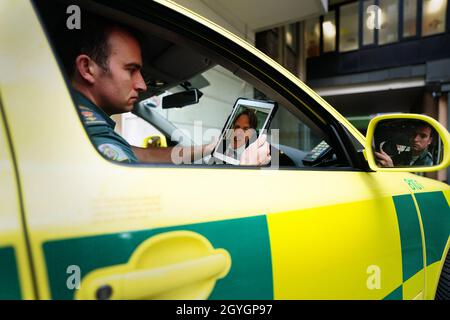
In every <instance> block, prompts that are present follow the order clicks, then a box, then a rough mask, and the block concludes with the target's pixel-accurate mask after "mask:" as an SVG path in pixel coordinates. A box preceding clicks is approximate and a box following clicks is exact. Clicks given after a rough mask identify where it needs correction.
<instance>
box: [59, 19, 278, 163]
mask: <svg viewBox="0 0 450 320" xmlns="http://www.w3.org/2000/svg"><path fill="white" fill-rule="evenodd" d="M65 33H66V36H65V37H64V39H61V41H63V42H64V44H65V45H64V47H65V50H64V49H63V50H64V51H63V54H62V56H63V60H64V64H65V66H66V68H68V72H69V76H70V81H71V84H72V87H73V89H74V90H73V92H74V96H75V99H76V103H77V105H78V108H79V112H80V114H81V117H82V119H83V121H84V124H85V127H86V130H87V131H88V134H89V136H90V137H91V139H92V141H93V143H94V145H95V146H96V147H97V148H98V150H99V151H100V152H101V153H102V154H103V155H104V156H105V157H107V158H109V159H112V160H116V161H124V162H128V163H136V162H148V163H171V162H174V161H173V156H172V155H173V154H174V155H177V156H178V157H180V156H181V157H182V158H183V159H186V157H185V156H184V155H185V153H186V152H188V153H189V154H188V155H187V158H190V160H191V161H194V160H196V159H200V158H202V157H203V156H206V155H208V154H209V153H210V152H211V151H212V149H213V147H214V144H210V145H204V146H199V147H180V146H175V147H170V148H158V147H151V146H150V147H147V148H139V147H135V146H131V145H129V144H128V142H127V141H125V139H123V138H122V137H121V136H120V135H118V134H117V133H116V132H115V131H114V126H115V123H114V121H113V120H112V119H111V118H110V116H111V115H114V114H121V113H125V112H129V111H131V110H132V109H133V104H134V103H135V102H136V101H137V99H138V95H139V93H141V92H143V91H145V90H146V89H147V87H146V84H145V82H144V79H143V77H142V74H141V68H142V56H141V46H140V43H139V40H138V38H137V37H136V36H135V34H134V31H133V30H131V29H129V28H128V27H125V26H120V25H118V24H116V23H114V22H111V21H108V20H104V19H102V18H95V19H94V18H92V17H90V18H85V19H84V20H83V26H82V29H81V30H76V31H75V30H66V31H65ZM67 33H69V34H68V35H67ZM71 33H72V34H71ZM269 161H270V155H269V144H268V143H267V142H266V137H265V136H263V137H260V139H258V140H257V141H255V142H254V143H253V144H252V145H250V146H249V148H248V149H247V150H246V151H245V153H244V154H243V155H242V157H241V164H243V165H263V164H267V163H269Z"/></svg>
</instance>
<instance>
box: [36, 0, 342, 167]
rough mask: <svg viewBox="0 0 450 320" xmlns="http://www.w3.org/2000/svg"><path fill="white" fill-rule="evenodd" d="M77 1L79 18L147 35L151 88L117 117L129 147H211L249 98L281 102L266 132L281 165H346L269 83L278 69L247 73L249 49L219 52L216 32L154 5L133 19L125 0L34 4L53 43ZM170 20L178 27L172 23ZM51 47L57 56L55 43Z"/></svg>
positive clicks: (301, 109)
mask: <svg viewBox="0 0 450 320" xmlns="http://www.w3.org/2000/svg"><path fill="white" fill-rule="evenodd" d="M74 2H75V3H77V4H78V5H79V6H80V7H81V12H82V13H83V12H93V13H95V14H97V15H103V16H106V17H108V18H109V19H112V20H115V21H118V22H120V23H121V24H126V25H129V26H131V27H133V28H135V29H137V30H139V32H140V33H141V34H142V54H143V64H144V66H143V69H142V73H143V76H144V79H145V82H146V85H147V91H146V92H145V93H143V94H142V95H141V96H140V99H139V100H138V101H137V102H136V103H135V107H134V110H133V111H132V112H131V113H129V114H121V115H118V116H115V120H116V121H119V122H120V126H118V129H117V130H118V133H119V134H120V135H121V136H122V137H124V138H125V139H126V140H127V141H128V143H130V144H131V145H136V146H143V145H145V144H146V143H148V141H153V140H152V139H153V138H157V139H156V140H158V137H159V142H161V141H164V143H159V144H158V145H159V146H160V147H165V146H167V147H170V146H174V145H177V144H179V143H181V144H183V145H202V144H206V143H209V142H210V141H211V139H212V137H214V136H216V137H217V136H219V134H220V132H221V130H222V128H223V126H224V124H225V122H226V120H227V118H228V116H229V115H230V112H231V110H232V107H233V104H234V102H235V101H236V99H238V98H240V97H244V98H249V99H258V100H272V101H276V102H277V103H278V106H279V107H278V111H277V113H276V115H275V117H274V119H273V121H272V123H271V126H270V128H269V129H270V130H269V142H270V143H271V145H272V146H273V149H272V150H275V152H276V153H277V157H279V165H280V166H281V167H289V168H323V167H348V166H349V159H348V157H347V156H346V152H345V151H343V150H344V146H343V145H342V143H341V141H340V140H339V138H338V136H337V132H336V128H333V127H332V125H331V123H328V122H327V121H324V120H323V119H321V118H320V116H318V115H317V114H316V113H315V112H313V111H311V109H312V108H313V106H310V108H308V107H306V106H305V104H304V103H302V104H298V99H293V98H292V96H288V95H287V94H286V92H285V91H283V90H282V88H283V85H282V84H278V86H274V85H273V84H272V83H268V82H267V78H270V73H271V72H274V70H273V69H271V68H269V67H267V70H265V69H264V70H261V69H259V70H258V71H254V70H250V69H249V68H248V65H250V63H249V61H252V60H253V59H257V58H256V57H255V56H253V55H252V53H250V52H245V53H244V54H243V55H239V56H238V57H237V55H233V50H234V49H236V48H232V47H229V48H227V49H226V50H218V49H217V44H214V45H213V43H212V42H211V43H210V44H211V45H209V44H208V36H210V35H211V33H212V32H213V31H212V30H210V29H206V27H204V26H200V24H199V23H196V22H194V21H192V20H191V21H189V22H186V23H187V24H186V25H183V21H186V19H187V18H186V17H183V19H181V18H180V17H178V16H176V15H177V14H176V13H172V14H173V15H174V16H173V17H172V16H168V15H162V14H161V13H158V10H164V9H162V8H161V5H159V4H155V3H153V2H151V1H150V2H149V4H148V7H149V8H145V9H146V11H145V12H150V13H149V14H148V15H146V14H143V13H142V12H143V11H142V12H140V13H139V14H137V13H136V15H133V14H132V13H133V12H135V10H134V9H135V8H134V7H133V5H132V4H130V5H127V4H125V2H121V1H119V2H118V3H117V4H116V7H115V8H112V7H109V6H108V7H107V6H105V5H103V1H80V2H79V3H78V2H77V1H71V2H70V3H69V2H67V1H63V0H60V1H52V2H49V1H43V0H35V4H36V7H37V9H38V11H39V14H40V15H41V18H42V20H43V23H44V25H45V27H46V28H47V31H48V34H49V37H50V40H52V39H53V37H54V34H56V32H57V30H58V28H64V27H65V25H61V23H62V22H64V23H65V20H64V19H61V17H67V16H68V15H67V13H66V9H67V6H68V5H70V4H73V3H74ZM100 3H102V4H100ZM152 6H155V7H154V8H153V7H152ZM150 7H151V8H150ZM119 9H120V10H119ZM165 10H168V9H166V8H165ZM151 13H154V14H151ZM161 16H164V18H161ZM172 18H173V19H174V23H170V21H169V20H171V19H172ZM196 24H197V27H201V28H203V29H201V28H200V29H198V30H196V32H188V31H187V30H188V29H189V28H196ZM215 36H219V37H220V35H218V34H216V35H215ZM227 41H229V40H227ZM223 45H228V44H226V43H224V44H223ZM235 46H236V44H235ZM54 50H55V51H56V54H57V55H59V54H60V52H59V50H58V47H57V46H56V45H54ZM240 50H243V49H242V48H240ZM240 61H241V62H242V61H246V63H240ZM259 63H261V61H259ZM263 68H265V67H264V65H263ZM267 74H269V77H268V76H267ZM290 85H292V83H291V84H290ZM297 90H298V88H297ZM272 158H273V157H272ZM207 160H208V159H207V157H205V158H204V159H203V160H202V161H200V162H198V161H197V162H196V164H199V165H202V166H205V165H206V163H207V162H208V161H207Z"/></svg>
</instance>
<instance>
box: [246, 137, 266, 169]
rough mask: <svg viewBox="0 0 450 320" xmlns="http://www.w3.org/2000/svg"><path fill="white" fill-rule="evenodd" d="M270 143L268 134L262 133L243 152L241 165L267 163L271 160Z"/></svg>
mask: <svg viewBox="0 0 450 320" xmlns="http://www.w3.org/2000/svg"><path fill="white" fill-rule="evenodd" d="M269 153H270V144H269V143H268V142H267V135H265V134H264V135H261V136H260V137H259V138H258V139H257V140H256V141H255V142H253V143H252V144H251V145H250V146H249V147H248V148H247V149H246V150H245V151H244V152H243V153H242V156H241V159H240V164H241V165H249V166H251V165H257V166H259V165H265V164H268V163H269V162H270V160H271V157H270V154H269Z"/></svg>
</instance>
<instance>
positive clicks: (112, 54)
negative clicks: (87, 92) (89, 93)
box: [94, 29, 147, 114]
mask: <svg viewBox="0 0 450 320" xmlns="http://www.w3.org/2000/svg"><path fill="white" fill-rule="evenodd" d="M108 44H109V57H108V69H109V70H107V71H104V70H102V69H101V68H100V67H99V69H98V70H97V71H98V72H97V73H96V75H97V76H96V81H95V84H94V86H95V90H96V95H97V97H98V104H99V107H101V108H102V109H103V110H104V111H105V112H106V113H108V114H117V113H124V112H129V111H131V110H132V109H133V104H134V102H136V100H137V98H138V93H139V92H142V91H145V90H147V87H146V85H145V82H144V79H143V77H142V75H141V72H140V70H141V68H142V57H141V48H140V46H139V43H138V41H137V40H136V39H135V38H134V37H133V36H131V35H130V34H128V33H127V32H125V31H122V30H119V29H117V30H113V31H112V32H111V33H110V35H109V38H108Z"/></svg>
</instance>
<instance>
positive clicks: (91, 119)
mask: <svg viewBox="0 0 450 320" xmlns="http://www.w3.org/2000/svg"><path fill="white" fill-rule="evenodd" d="M74 95H75V100H76V103H77V106H78V111H79V112H80V114H81V118H82V119H83V122H84V126H85V127H86V131H87V133H88V134H89V137H90V138H91V140H92V142H93V143H94V145H95V147H96V148H97V149H98V150H99V151H100V153H101V154H102V155H103V156H105V157H106V158H108V159H111V160H114V161H119V162H128V163H136V162H138V159H137V158H136V156H135V154H134V153H133V150H132V149H131V146H130V144H129V143H128V142H127V141H126V140H125V139H124V138H122V137H121V136H120V135H119V134H117V133H116V132H115V131H114V127H115V126H116V123H115V122H114V121H113V120H112V119H111V118H110V117H109V116H108V115H107V114H106V113H105V112H104V111H103V110H101V109H100V108H99V107H97V106H96V105H95V104H94V103H92V102H91V101H90V100H89V99H87V98H86V97H85V96H84V95H83V94H81V93H80V92H78V91H74Z"/></svg>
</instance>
